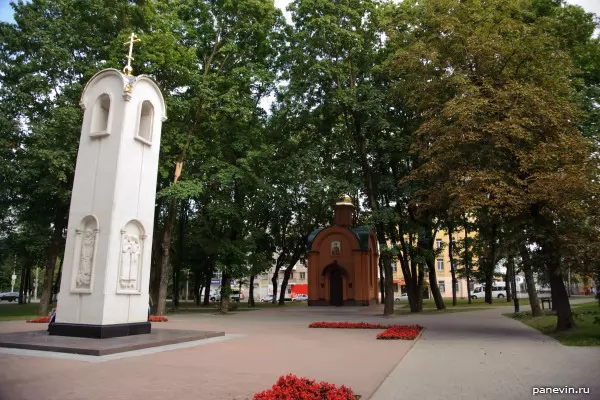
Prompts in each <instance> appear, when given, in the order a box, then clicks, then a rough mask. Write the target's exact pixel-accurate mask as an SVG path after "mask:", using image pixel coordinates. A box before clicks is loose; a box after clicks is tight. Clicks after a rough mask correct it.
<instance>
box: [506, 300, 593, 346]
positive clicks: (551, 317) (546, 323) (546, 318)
mask: <svg viewBox="0 0 600 400" xmlns="http://www.w3.org/2000/svg"><path fill="white" fill-rule="evenodd" d="M571 309H572V311H573V315H574V317H575V327H574V328H573V329H570V330H568V331H566V332H555V329H556V315H555V314H554V313H552V312H551V311H546V314H545V315H543V316H541V317H535V318H534V317H532V316H531V312H529V311H526V312H520V313H518V314H505V315H507V316H509V317H511V318H514V319H517V320H519V321H521V322H523V323H524V324H526V325H529V326H531V327H533V328H535V329H537V330H538V331H540V332H542V333H544V334H546V335H548V336H551V337H553V338H555V339H557V340H558V341H559V342H561V343H562V344H565V345H568V346H600V307H598V302H597V301H591V302H588V303H581V304H576V305H573V306H571Z"/></svg>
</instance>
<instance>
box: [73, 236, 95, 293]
mask: <svg viewBox="0 0 600 400" xmlns="http://www.w3.org/2000/svg"><path fill="white" fill-rule="evenodd" d="M95 245H96V233H95V232H94V231H93V230H92V229H86V230H84V231H83V237H82V240H81V251H80V257H79V268H78V271H77V279H76V281H75V287H76V288H77V289H82V288H85V289H89V288H90V284H91V281H92V265H93V262H94V248H95Z"/></svg>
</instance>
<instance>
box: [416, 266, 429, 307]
mask: <svg viewBox="0 0 600 400" xmlns="http://www.w3.org/2000/svg"><path fill="white" fill-rule="evenodd" d="M417 270H418V271H419V272H418V274H417V275H418V276H417V311H416V312H422V311H423V292H424V291H425V267H424V266H423V264H419V265H418V266H417ZM428 290H429V289H428Z"/></svg>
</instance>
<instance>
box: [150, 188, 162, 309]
mask: <svg viewBox="0 0 600 400" xmlns="http://www.w3.org/2000/svg"><path fill="white" fill-rule="evenodd" d="M161 206H162V202H161V201H160V199H159V200H157V202H156V206H155V207H154V232H153V236H152V255H151V257H150V260H151V262H150V287H149V288H148V291H149V294H150V298H151V299H152V301H151V302H150V304H151V305H152V306H151V307H152V313H153V315H157V314H156V308H157V304H158V292H159V288H160V262H161V253H162V251H161V249H160V243H161V238H162V235H161V234H160V232H161V226H160V224H159V222H160V209H161Z"/></svg>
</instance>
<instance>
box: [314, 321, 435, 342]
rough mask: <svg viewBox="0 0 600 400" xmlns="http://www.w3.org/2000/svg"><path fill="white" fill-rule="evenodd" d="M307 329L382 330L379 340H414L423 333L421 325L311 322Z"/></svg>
mask: <svg viewBox="0 0 600 400" xmlns="http://www.w3.org/2000/svg"><path fill="white" fill-rule="evenodd" d="M308 327H309V328H330V329H384V331H383V332H381V333H379V334H377V337H376V338H377V339H379V340H414V339H416V338H417V337H419V335H420V334H421V332H422V331H423V329H424V328H423V327H422V326H421V325H382V324H370V323H368V322H325V321H319V322H313V323H311V324H309V325H308Z"/></svg>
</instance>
